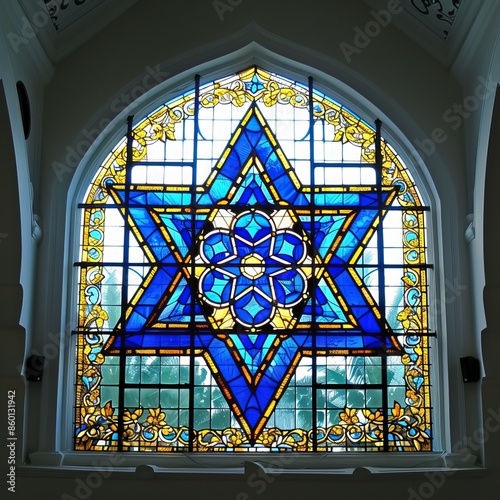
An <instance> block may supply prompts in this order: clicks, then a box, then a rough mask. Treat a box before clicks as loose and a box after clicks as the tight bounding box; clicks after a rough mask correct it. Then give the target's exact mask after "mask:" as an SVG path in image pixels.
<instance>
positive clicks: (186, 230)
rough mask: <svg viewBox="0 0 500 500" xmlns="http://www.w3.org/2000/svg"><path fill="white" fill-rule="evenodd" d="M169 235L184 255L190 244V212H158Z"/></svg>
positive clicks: (184, 255)
mask: <svg viewBox="0 0 500 500" xmlns="http://www.w3.org/2000/svg"><path fill="white" fill-rule="evenodd" d="M159 215H160V219H161V220H162V222H163V224H165V226H166V228H167V230H168V233H169V234H170V237H171V238H172V240H173V242H174V243H175V245H176V247H177V248H178V250H179V252H180V253H181V255H182V256H183V257H186V255H187V254H188V252H189V251H190V249H191V245H192V241H191V238H192V236H191V235H192V229H191V228H192V216H191V214H168V213H167V214H159Z"/></svg>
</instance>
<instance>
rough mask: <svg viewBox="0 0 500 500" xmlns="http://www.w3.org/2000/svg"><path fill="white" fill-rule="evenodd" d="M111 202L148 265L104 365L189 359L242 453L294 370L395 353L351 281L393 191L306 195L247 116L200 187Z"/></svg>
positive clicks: (134, 194) (254, 118)
mask: <svg viewBox="0 0 500 500" xmlns="http://www.w3.org/2000/svg"><path fill="white" fill-rule="evenodd" d="M109 191H110V193H111V195H112V196H113V197H114V199H115V201H116V202H117V203H118V204H124V203H125V201H126V199H128V210H127V211H128V215H129V220H130V221H131V230H132V233H133V234H134V236H135V238H136V239H137V241H138V243H139V245H140V247H141V248H142V250H143V251H144V253H145V255H146V257H147V258H148V260H149V261H150V263H151V264H150V270H149V271H148V272H147V274H146V276H145V278H144V280H143V283H142V284H141V286H140V287H139V288H138V290H137V292H136V293H135V295H134V296H133V297H132V299H131V300H130V303H129V304H128V307H127V312H126V314H125V316H124V317H123V318H122V319H121V321H120V323H119V324H118V325H117V327H116V329H115V332H114V334H113V335H112V336H111V337H110V339H109V341H108V343H107V345H106V347H105V351H106V352H107V353H108V354H117V353H120V352H122V353H123V352H125V353H130V354H132V353H135V354H140V353H148V354H151V353H156V354H171V355H174V354H189V353H190V352H191V350H194V354H195V355H198V356H203V357H204V358H205V360H206V362H207V365H208V367H209V368H210V370H211V371H212V375H213V377H214V378H215V380H216V381H217V383H218V384H219V386H220V388H221V390H222V393H223V394H224V396H225V397H226V399H227V402H228V404H229V406H230V408H231V409H232V411H233V413H234V415H235V416H236V418H237V419H238V421H239V422H240V424H241V426H242V429H243V430H244V431H245V433H246V434H247V437H248V439H249V440H250V442H255V439H256V438H257V436H258V435H259V433H260V432H261V431H262V429H263V428H264V426H265V424H266V422H267V421H268V418H269V416H270V415H271V413H272V411H273V409H274V407H275V406H276V404H277V403H278V401H279V399H280V396H281V395H282V394H283V391H284V390H285V389H286V386H287V384H288V382H289V380H290V378H291V377H292V376H293V374H294V371H295V368H296V366H297V364H298V362H299V361H300V359H301V357H302V356H304V355H309V356H310V355H315V354H320V353H321V354H332V353H339V352H342V353H354V354H356V353H357V354H361V353H371V352H377V351H385V352H387V351H391V350H392V351H393V350H395V349H397V342H396V340H395V338H394V337H393V335H392V332H391V330H390V328H389V326H388V325H387V324H386V322H385V321H384V320H383V318H382V314H381V312H380V310H379V308H378V306H377V303H376V301H375V299H374V297H372V295H371V294H370V292H369V290H368V288H367V287H366V286H365V284H364V282H363V280H362V278H361V277H360V275H359V273H358V271H357V269H356V263H357V262H358V260H359V259H360V256H361V255H362V253H363V251H364V249H365V248H366V245H367V244H368V241H369V240H370V238H371V237H372V236H373V234H374V232H375V231H376V227H377V225H378V223H379V218H380V214H382V215H383V213H384V210H383V209H384V208H385V207H387V206H388V205H390V204H391V202H392V201H393V199H394V196H395V191H394V189H392V188H390V187H384V188H382V189H381V190H379V189H378V188H377V186H362V187H361V186H360V187H358V188H356V187H350V188H346V187H341V186H320V187H307V186H302V185H301V183H300V182H299V180H298V178H297V177H296V175H295V172H294V170H293V168H292V166H291V165H290V163H289V161H288V160H287V158H286V156H285V155H284V153H283V151H282V150H281V148H280V146H279V144H278V142H277V140H276V138H275V137H274V136H273V134H272V132H271V131H270V128H269V126H268V124H267V122H266V121H265V119H264V118H263V116H262V115H261V113H260V111H259V109H258V107H257V106H256V105H253V106H252V107H251V108H250V109H249V111H248V112H247V113H246V115H245V116H244V118H243V119H242V120H241V122H240V124H239V125H238V127H237V129H236V131H235V133H234V134H233V138H232V139H231V141H230V142H229V145H228V147H227V148H226V150H225V151H224V153H223V155H222V157H221V158H220V160H219V161H218V162H217V164H216V165H215V167H214V168H213V170H212V173H211V175H210V176H209V178H208V179H207V181H206V182H205V184H204V185H203V186H196V187H192V188H181V187H179V186H168V185H164V186H141V185H131V186H129V190H128V193H126V188H125V186H123V185H114V186H112V187H110V188H109ZM191 196H194V197H195V200H196V201H195V203H191V202H190V200H191ZM380 203H382V207H380ZM120 332H121V333H120Z"/></svg>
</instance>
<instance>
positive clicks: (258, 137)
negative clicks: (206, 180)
mask: <svg viewBox="0 0 500 500" xmlns="http://www.w3.org/2000/svg"><path fill="white" fill-rule="evenodd" d="M234 137H237V139H236V141H235V143H234V145H233V146H232V148H231V150H230V153H229V155H228V156H227V158H225V160H224V161H223V162H222V164H219V165H218V166H217V167H216V168H218V169H219V170H218V172H217V174H216V175H215V177H214V180H213V182H212V183H211V185H210V186H209V189H208V191H207V192H205V193H204V194H201V195H199V196H198V199H197V203H198V204H199V205H214V204H219V203H222V204H224V205H233V204H240V203H239V202H236V201H235V198H234V192H233V191H232V188H234V187H240V185H241V182H242V181H239V183H238V182H237V179H238V178H239V177H240V176H241V173H242V169H243V168H244V167H245V165H246V164H247V163H248V161H249V160H251V159H252V158H255V157H257V158H258V159H259V161H260V163H261V164H262V165H263V167H264V170H265V172H266V175H268V176H269V184H270V185H272V186H273V187H274V191H275V192H276V193H277V194H276V196H279V200H280V201H281V202H287V203H290V204H295V205H302V206H308V205H309V200H308V198H307V197H306V196H305V195H304V194H303V193H302V192H301V190H300V189H298V187H297V186H296V184H295V183H294V182H293V180H292V177H291V175H292V172H291V171H292V168H291V166H290V165H289V164H288V163H287V162H286V161H285V163H283V161H282V159H280V156H279V155H278V153H277V151H278V146H273V143H274V144H277V141H276V139H275V138H274V136H273V135H272V134H271V132H270V128H269V126H268V124H267V122H266V121H265V119H264V118H263V117H259V118H258V117H257V115H256V109H255V107H252V108H250V110H249V111H248V113H247V114H246V115H245V116H244V117H243V119H242V120H241V122H240V124H239V125H238V128H237V129H236V131H235V134H234ZM283 158H284V156H283ZM250 182H251V180H250ZM257 185H259V186H260V182H258V183H257ZM266 190H267V189H266ZM269 195H270V193H269V191H267V193H266V192H265V191H264V190H263V189H262V188H261V189H260V190H255V191H254V192H253V196H254V197H255V198H254V199H257V200H262V201H265V203H268V198H267V197H268V196H269ZM241 196H243V194H241V195H240V198H239V199H240V200H241ZM251 198H252V195H249V200H250V199H251ZM272 199H273V202H277V201H278V200H276V199H274V198H272ZM262 201H261V202H262Z"/></svg>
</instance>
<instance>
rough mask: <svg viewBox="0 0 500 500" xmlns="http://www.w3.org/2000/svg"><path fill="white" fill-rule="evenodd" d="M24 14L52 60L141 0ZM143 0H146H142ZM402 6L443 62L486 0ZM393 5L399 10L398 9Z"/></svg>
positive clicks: (53, 4) (72, 4)
mask: <svg viewBox="0 0 500 500" xmlns="http://www.w3.org/2000/svg"><path fill="white" fill-rule="evenodd" d="M18 1H19V3H20V5H21V7H22V9H23V10H24V12H25V14H26V17H27V18H28V19H31V20H32V21H34V22H35V23H36V22H37V20H38V24H40V23H41V22H42V19H45V22H44V23H43V26H38V30H37V34H38V36H39V38H40V41H41V43H42V45H43V47H44V49H45V51H46V52H47V54H48V55H49V57H50V58H51V59H52V61H53V62H57V61H59V60H61V59H63V58H64V57H66V56H67V55H68V54H70V53H71V52H72V51H74V50H75V49H77V48H78V47H79V46H80V45H82V44H83V43H84V42H85V41H86V40H88V39H89V38H91V37H92V36H94V35H95V34H96V33H97V32H98V31H100V30H102V29H103V28H104V27H105V26H106V25H108V24H109V23H111V22H112V21H113V20H114V19H116V18H117V17H118V16H119V15H121V14H122V13H123V12H124V11H126V10H127V9H129V8H130V7H131V6H132V5H133V4H135V3H136V2H137V1H141V0H18ZM142 1H144V0H142ZM362 1H363V2H364V3H365V4H366V5H367V7H368V8H370V10H369V11H367V16H368V17H367V21H369V20H370V19H372V17H370V14H372V13H373V11H376V12H380V11H381V10H387V9H388V8H389V6H390V5H391V4H392V5H393V6H394V2H395V1H398V0H362ZM399 2H400V4H401V6H402V7H403V10H402V11H401V13H397V14H393V15H392V16H391V23H393V24H394V26H396V27H397V28H398V29H399V30H400V31H402V32H403V33H404V34H405V36H408V37H409V38H411V39H413V41H414V42H415V43H416V44H417V45H419V46H420V47H422V48H423V49H424V50H426V51H427V52H428V53H429V54H431V55H432V56H433V57H434V58H435V59H437V60H438V61H439V62H441V63H442V64H445V65H447V66H449V65H451V64H452V63H453V60H454V58H455V57H456V55H457V53H458V51H459V50H460V47H461V46H462V44H463V42H464V41H465V38H466V37H467V34H468V33H469V30H470V28H471V26H472V23H473V21H474V20H475V18H476V16H477V14H478V12H479V10H480V8H481V6H482V5H483V3H484V0H399ZM393 10H397V9H394V7H393Z"/></svg>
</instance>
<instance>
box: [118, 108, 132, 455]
mask: <svg viewBox="0 0 500 500" xmlns="http://www.w3.org/2000/svg"><path fill="white" fill-rule="evenodd" d="M133 119H134V117H133V116H128V117H127V160H126V163H125V193H124V207H123V210H124V220H125V222H124V227H123V267H122V296H121V321H120V371H119V373H120V379H119V388H118V451H120V452H121V451H123V432H124V426H123V414H124V411H125V368H126V349H125V313H126V311H127V304H128V270H129V245H130V231H129V218H130V206H129V201H130V182H131V178H132V163H133V162H132V151H133V149H132V140H133V138H132V121H133Z"/></svg>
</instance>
